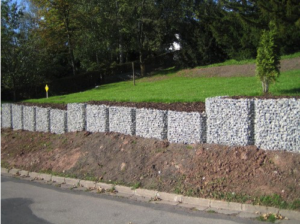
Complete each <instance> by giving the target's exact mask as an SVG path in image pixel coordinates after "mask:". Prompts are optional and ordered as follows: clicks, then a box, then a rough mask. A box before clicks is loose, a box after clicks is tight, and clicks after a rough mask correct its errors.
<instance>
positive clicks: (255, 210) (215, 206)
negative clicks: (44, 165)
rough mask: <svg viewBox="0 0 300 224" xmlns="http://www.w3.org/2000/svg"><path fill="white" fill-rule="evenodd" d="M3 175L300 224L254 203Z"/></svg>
mask: <svg viewBox="0 0 300 224" xmlns="http://www.w3.org/2000/svg"><path fill="white" fill-rule="evenodd" d="M1 173H3V174H7V173H8V174H9V175H13V176H16V175H20V176H21V177H28V176H29V177H31V178H32V179H42V180H44V181H46V182H49V181H52V182H55V183H57V184H67V185H72V186H80V187H84V188H87V189H93V190H94V189H96V190H98V188H102V189H104V190H106V191H107V190H111V189H115V190H116V191H117V192H116V195H118V194H121V195H128V197H142V198H147V199H155V198H157V199H160V200H162V201H160V203H164V202H165V203H167V204H168V203H171V204H174V205H175V206H176V205H179V206H181V207H188V208H191V207H194V208H196V209H197V208H199V210H216V211H217V212H220V213H223V214H236V213H239V214H237V216H241V217H243V216H244V215H243V214H246V215H245V217H253V216H256V217H257V216H259V215H261V214H266V213H273V214H277V213H279V214H281V215H283V216H285V217H287V218H288V219H292V220H297V221H300V212H298V211H293V210H283V209H278V208H273V207H266V206H259V205H250V204H241V203H236V202H226V201H218V200H212V199H205V198H193V197H187V196H183V195H178V194H172V193H166V192H158V191H155V190H147V189H141V188H138V189H136V190H133V189H132V188H130V187H126V186H121V185H113V184H106V183H102V182H94V181H87V180H80V179H75V178H65V177H60V176H52V175H50V174H43V173H36V172H28V171H25V170H19V169H10V170H8V169H6V168H1Z"/></svg>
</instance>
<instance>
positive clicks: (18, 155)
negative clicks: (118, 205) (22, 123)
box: [1, 129, 300, 203]
mask: <svg viewBox="0 0 300 224" xmlns="http://www.w3.org/2000/svg"><path fill="white" fill-rule="evenodd" d="M1 140H2V142H1V148H2V150H1V161H2V166H5V167H8V168H9V167H15V168H20V169H25V170H29V171H36V172H40V171H44V172H52V173H59V174H63V175H66V176H71V177H77V178H82V179H93V180H97V181H103V182H109V183H118V184H124V185H127V186H139V187H142V188H146V189H156V190H159V191H165V192H175V193H179V194H185V195H189V196H197V197H205V198H218V199H220V198H221V199H222V198H224V196H226V195H227V196H226V198H227V199H228V197H229V196H230V197H232V199H233V200H234V198H235V197H236V198H237V199H238V197H247V200H244V201H246V203H252V202H253V200H254V198H255V197H258V196H262V195H272V194H278V195H280V196H282V198H283V199H285V200H286V201H288V202H291V201H294V200H295V199H300V154H299V153H291V152H285V151H264V150H262V149H258V148H257V147H255V146H247V147H229V146H221V145H215V144H193V145H185V144H170V143H169V142H167V141H159V140H156V139H145V138H139V137H136V136H127V135H122V134H118V133H90V132H73V133H66V134H62V135H55V134H50V133H37V132H36V133H35V132H28V131H13V130H11V129H2V136H1ZM242 195H244V196H242Z"/></svg>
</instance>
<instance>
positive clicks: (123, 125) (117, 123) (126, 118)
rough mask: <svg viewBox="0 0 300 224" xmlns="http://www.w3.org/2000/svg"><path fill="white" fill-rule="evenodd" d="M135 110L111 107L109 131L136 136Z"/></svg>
mask: <svg viewBox="0 0 300 224" xmlns="http://www.w3.org/2000/svg"><path fill="white" fill-rule="evenodd" d="M135 115H136V111H135V108H132V107H109V131H113V132H119V133H122V134H126V135H135V128H136V124H135Z"/></svg>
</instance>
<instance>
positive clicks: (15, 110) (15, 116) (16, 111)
mask: <svg viewBox="0 0 300 224" xmlns="http://www.w3.org/2000/svg"><path fill="white" fill-rule="evenodd" d="M11 110H12V128H13V129H14V130H22V129H23V106H22V105H16V104H12V106H11Z"/></svg>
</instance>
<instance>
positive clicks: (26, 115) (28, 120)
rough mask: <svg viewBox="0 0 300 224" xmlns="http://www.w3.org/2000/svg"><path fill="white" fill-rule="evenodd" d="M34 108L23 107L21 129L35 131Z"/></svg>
mask: <svg viewBox="0 0 300 224" xmlns="http://www.w3.org/2000/svg"><path fill="white" fill-rule="evenodd" d="M35 120H36V108H35V107H29V106H23V129H24V130H27V131H35Z"/></svg>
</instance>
